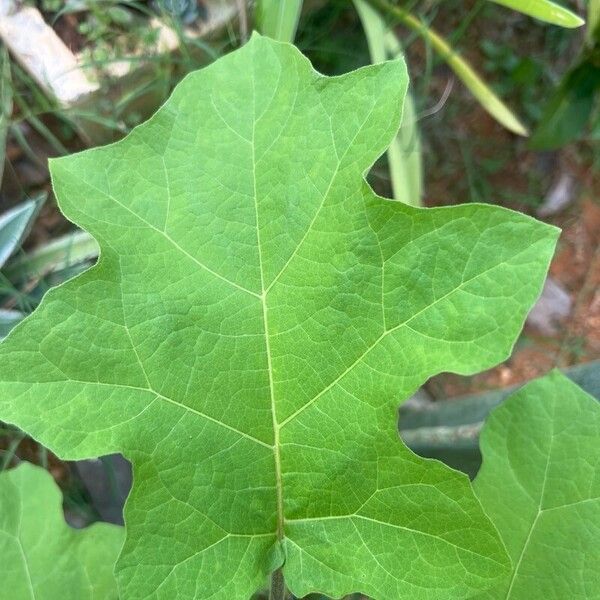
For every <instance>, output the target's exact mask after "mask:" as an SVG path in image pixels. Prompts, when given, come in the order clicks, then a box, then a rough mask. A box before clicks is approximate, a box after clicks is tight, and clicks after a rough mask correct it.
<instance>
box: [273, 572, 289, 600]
mask: <svg viewBox="0 0 600 600" xmlns="http://www.w3.org/2000/svg"><path fill="white" fill-rule="evenodd" d="M286 597H287V594H286V590H285V582H284V580H283V571H282V570H281V569H277V571H274V572H273V575H271V590H270V592H269V600H285V599H286Z"/></svg>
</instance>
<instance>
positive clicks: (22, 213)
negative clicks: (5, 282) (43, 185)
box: [0, 195, 46, 268]
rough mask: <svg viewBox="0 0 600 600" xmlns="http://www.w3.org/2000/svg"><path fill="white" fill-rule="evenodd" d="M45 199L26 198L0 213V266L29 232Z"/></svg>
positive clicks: (44, 197) (0, 266) (42, 197)
mask: <svg viewBox="0 0 600 600" xmlns="http://www.w3.org/2000/svg"><path fill="white" fill-rule="evenodd" d="M45 199H46V196H45V195H43V196H40V197H39V198H38V199H36V200H27V201H25V202H22V203H21V204H19V205H17V206H15V207H14V208H12V209H11V210H9V211H7V212H5V213H3V214H1V215H0V268H2V266H3V265H4V263H5V262H6V261H7V260H8V259H9V258H10V256H11V255H12V253H13V252H14V251H15V250H16V249H17V248H18V247H19V246H20V245H21V243H22V242H23V240H24V239H25V237H26V236H27V234H28V233H29V229H30V228H31V225H32V224H33V221H34V220H35V218H36V217H37V215H38V213H39V211H40V208H41V207H42V205H43V204H44V201H45Z"/></svg>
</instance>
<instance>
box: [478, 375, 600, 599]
mask: <svg viewBox="0 0 600 600" xmlns="http://www.w3.org/2000/svg"><path fill="white" fill-rule="evenodd" d="M598 440H600V405H599V404H598V402H597V401H596V400H595V399H594V398H592V397H591V396H589V395H588V394H586V393H585V392H584V391H583V390H581V388H579V387H578V386H577V385H575V384H574V383H572V382H571V381H569V379H567V378H566V377H564V376H563V375H561V374H560V372H558V371H556V372H553V373H552V374H550V375H548V376H547V377H544V378H542V379H538V380H537V381H534V382H532V383H530V384H528V385H526V386H525V387H524V388H522V389H521V390H520V391H519V392H517V393H516V394H514V395H513V396H512V397H511V398H509V399H508V400H507V401H506V402H505V403H503V404H502V405H501V406H500V407H499V408H497V409H496V410H495V411H494V412H493V413H492V415H491V417H490V418H489V420H488V422H487V424H486V426H485V428H484V430H483V433H482V437H481V449H482V453H483V466H482V468H481V471H480V473H479V475H478V476H477V479H476V480H475V483H474V487H475V491H476V493H477V495H478V497H479V499H480V500H481V503H482V504H483V506H484V508H485V510H486V512H487V514H488V515H489V516H490V517H491V519H492V520H493V521H494V524H495V525H496V527H497V528H498V531H499V532H500V534H501V535H502V538H503V540H504V543H505V544H506V548H507V549H508V552H509V554H510V556H511V559H512V563H513V569H512V572H511V575H510V577H508V578H507V580H506V581H505V582H504V583H503V585H501V586H500V587H498V588H496V589H494V590H492V591H490V592H489V593H486V594H485V595H482V596H481V598H490V599H496V598H498V599H500V598H501V599H502V600H547V599H548V598H557V599H558V598H561V599H562V598H573V599H576V598H582V599H583V598H585V600H593V599H595V598H596V599H597V598H600V569H598V566H599V565H600V478H599V477H598V473H600V446H599V445H598Z"/></svg>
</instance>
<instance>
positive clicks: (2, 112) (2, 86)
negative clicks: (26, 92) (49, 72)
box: [0, 44, 13, 183]
mask: <svg viewBox="0 0 600 600" xmlns="http://www.w3.org/2000/svg"><path fill="white" fill-rule="evenodd" d="M12 99H13V91H12V81H11V77H10V58H9V56H8V50H7V49H6V46H4V45H3V44H0V183H1V182H2V175H3V173H4V161H5V159H6V134H7V132H8V126H9V123H10V118H11V115H12Z"/></svg>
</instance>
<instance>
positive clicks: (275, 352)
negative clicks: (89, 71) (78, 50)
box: [0, 36, 556, 600]
mask: <svg viewBox="0 0 600 600" xmlns="http://www.w3.org/2000/svg"><path fill="white" fill-rule="evenodd" d="M406 85H407V76H406V70H405V66H404V63H403V62H401V61H393V62H388V63H383V64H381V65H377V66H373V67H368V68H365V69H360V70H358V71H355V72H352V73H350V74H348V75H345V76H343V77H335V78H327V77H323V76H321V75H319V74H318V73H316V72H315V71H314V70H313V69H312V68H311V66H310V64H309V63H308V61H307V60H306V59H305V58H303V57H302V55H301V54H300V53H299V52H298V50H296V49H295V48H293V47H292V46H290V45H287V44H281V43H277V42H273V41H271V40H268V39H266V38H262V37H259V36H254V37H253V38H252V40H251V41H250V42H249V43H248V44H247V45H246V46H244V47H243V48H242V49H240V50H238V51H236V52H233V53H231V54H229V55H227V56H225V57H223V58H221V59H220V60H218V61H217V62H216V63H215V64H213V65H211V66H210V67H208V68H206V69H204V70H202V71H199V72H197V73H194V74H192V75H190V76H188V77H187V78H186V79H185V80H184V81H183V82H182V83H181V84H180V85H179V86H178V87H177V88H176V90H175V91H174V92H173V95H172V96H171V98H170V99H169V101H168V102H167V103H166V104H165V105H164V106H163V107H162V108H161V109H160V110H159V111H158V113H157V114H156V115H155V116H154V117H153V118H152V119H150V120H149V121H148V122H147V123H145V124H144V125H142V126H140V127H138V128H137V129H135V130H134V131H133V133H131V134H130V135H129V136H128V137H127V138H126V139H125V140H123V141H121V142H119V143H117V144H114V145H111V146H107V147H105V148H99V149H94V150H90V151H86V152H83V153H81V154H76V155H74V156H71V157H68V158H62V159H59V160H55V161H53V163H52V167H51V168H52V176H53V182H54V189H55V191H56V194H57V197H58V199H59V202H60V206H61V208H62V210H63V211H64V213H65V215H66V216H67V217H68V218H70V219H71V220H72V221H74V222H75V223H77V224H79V225H80V226H81V227H83V228H85V229H86V230H88V231H89V232H90V233H91V234H92V235H93V236H94V237H95V238H96V239H97V240H98V242H99V244H100V247H101V258H100V260H99V262H98V264H97V265H96V266H95V267H93V268H92V269H91V270H89V271H87V272H86V273H84V274H83V275H81V276H79V277H77V278H76V279H74V280H72V281H70V282H68V283H66V284H65V285H63V286H61V287H60V288H58V289H55V290H52V291H50V292H49V293H48V294H47V296H46V298H45V299H44V301H43V303H42V304H41V306H40V307H39V308H38V310H37V311H36V313H35V314H34V315H33V316H32V317H31V318H29V319H28V320H26V321H25V322H23V323H22V324H21V325H20V326H18V327H17V328H16V329H15V330H14V331H13V333H12V334H11V336H10V337H9V338H8V339H7V340H6V341H5V342H4V343H3V345H2V346H0V382H1V383H0V418H2V419H5V420H7V421H10V422H11V423H15V424H16V425H18V426H19V427H21V428H23V429H24V430H26V431H27V432H29V433H30V434H31V435H33V436H34V437H36V438H37V439H39V440H40V441H41V442H42V443H44V444H46V445H47V446H49V447H50V448H51V449H52V450H53V451H54V452H56V453H58V454H59V455H60V456H61V457H64V458H72V459H75V458H82V457H88V456H93V455H99V454H104V453H110V452H117V451H120V452H123V453H124V454H125V455H126V456H127V457H128V458H129V459H130V460H131V461H132V463H133V467H134V480H135V483H134V487H133V491H132V493H131V496H130V498H129V500H128V504H127V508H126V523H127V539H126V542H125V546H124V550H123V552H122V555H121V557H120V559H119V562H118V564H117V577H118V582H119V589H120V594H121V597H122V598H123V600H128V599H141V598H156V599H159V598H161V599H162V598H164V599H169V600H170V599H172V598H177V599H178V600H181V599H187V598H199V599H201V598H211V599H216V600H219V599H227V600H230V599H231V598H236V600H237V599H240V600H244V599H245V598H249V597H250V596H251V595H252V593H253V592H255V591H256V590H257V589H260V588H261V587H263V586H264V585H266V582H267V579H268V576H269V574H270V573H271V572H272V571H273V570H274V569H276V568H278V567H280V566H282V565H283V571H284V575H285V580H286V582H287V585H288V587H289V588H290V590H291V591H292V592H293V593H294V594H295V595H296V596H303V595H305V594H308V593H309V592H311V591H320V592H322V593H325V594H327V595H330V596H333V597H339V596H342V595H343V594H345V593H349V592H354V591H359V592H363V593H366V594H368V595H369V596H371V597H373V598H375V599H377V600H381V599H391V600H397V599H398V598H410V599H411V600H419V599H421V598H422V599H427V600H434V599H437V598H439V599H444V600H446V599H448V598H467V597H469V596H472V595H473V594H474V593H478V592H479V591H481V590H484V589H486V588H489V587H491V586H493V585H495V584H496V583H498V582H499V581H500V580H501V578H502V577H503V576H505V575H506V573H507V572H508V569H509V564H510V563H509V559H508V557H507V556H506V551H505V549H504V547H503V544H502V542H501V541H500V539H499V537H498V534H497V532H496V530H495V528H494V527H493V525H492V524H491V522H490V521H489V519H488V518H487V517H486V516H485V514H484V512H483V511H482V509H481V506H480V504H479V502H478V500H477V499H476V497H475V495H474V493H473V491H472V488H471V486H470V483H469V482H468V480H467V478H466V477H465V476H463V475H460V474H458V473H456V472H454V471H452V470H450V469H448V468H447V467H445V466H443V465H441V464H440V463H437V462H434V461H427V460H423V459H421V458H418V457H417V456H415V455H414V454H413V453H412V452H410V451H409V450H408V449H407V448H406V447H405V446H404V445H403V444H402V443H401V442H400V440H399V437H398V435H397V430H396V409H397V406H398V404H399V403H400V402H401V401H402V400H403V399H405V398H406V397H407V396H408V395H409V394H410V393H411V392H412V391H413V390H415V388H417V387H418V386H419V385H420V384H421V383H422V382H423V381H424V380H425V379H426V378H427V377H429V376H430V375H432V374H434V373H438V372H440V371H441V370H450V371H456V372H459V373H471V372H475V371H477V370H480V369H483V368H486V367H489V366H491V365H493V364H495V363H497V362H498V361H500V360H502V359H503V358H504V357H506V356H507V354H508V352H509V351H510V348H511V346H512V344H513V342H514V340H515V338H516V336H517V334H518V332H519V330H520V328H521V326H522V323H523V320H524V318H525V315H526V312H527V310H528V309H529V307H530V306H531V305H532V303H533V302H534V300H535V299H536V297H537V295H538V293H539V291H540V288H541V285H542V281H543V279H544V275H545V272H546V269H547V266H548V262H549V259H550V256H551V254H552V251H553V248H554V244H555V240H556V230H554V229H553V228H550V227H548V226H546V225H543V224H540V223H537V222H536V221H534V220H532V219H530V218H528V217H525V216H523V215H519V214H517V213H513V212H510V211H507V210H503V209H499V208H496V207H491V206H481V205H470V206H463V207H456V208H443V209H435V210H434V209H431V210H422V209H414V208H411V207H408V206H406V205H404V204H402V203H399V202H393V201H390V200H386V199H384V198H381V197H378V196H376V195H375V194H374V192H373V191H372V190H371V188H370V187H369V186H368V185H367V184H366V182H365V179H364V176H365V174H366V172H367V171H368V170H369V168H370V167H371V165H372V164H373V162H374V161H375V160H376V158H377V157H378V156H380V155H381V154H382V153H383V152H384V151H385V149H386V147H387V145H388V144H389V142H390V140H391V139H393V137H394V135H395V133H396V132H397V129H398V125H399V122H400V118H401V108H402V103H403V99H404V94H405V90H406Z"/></svg>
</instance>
